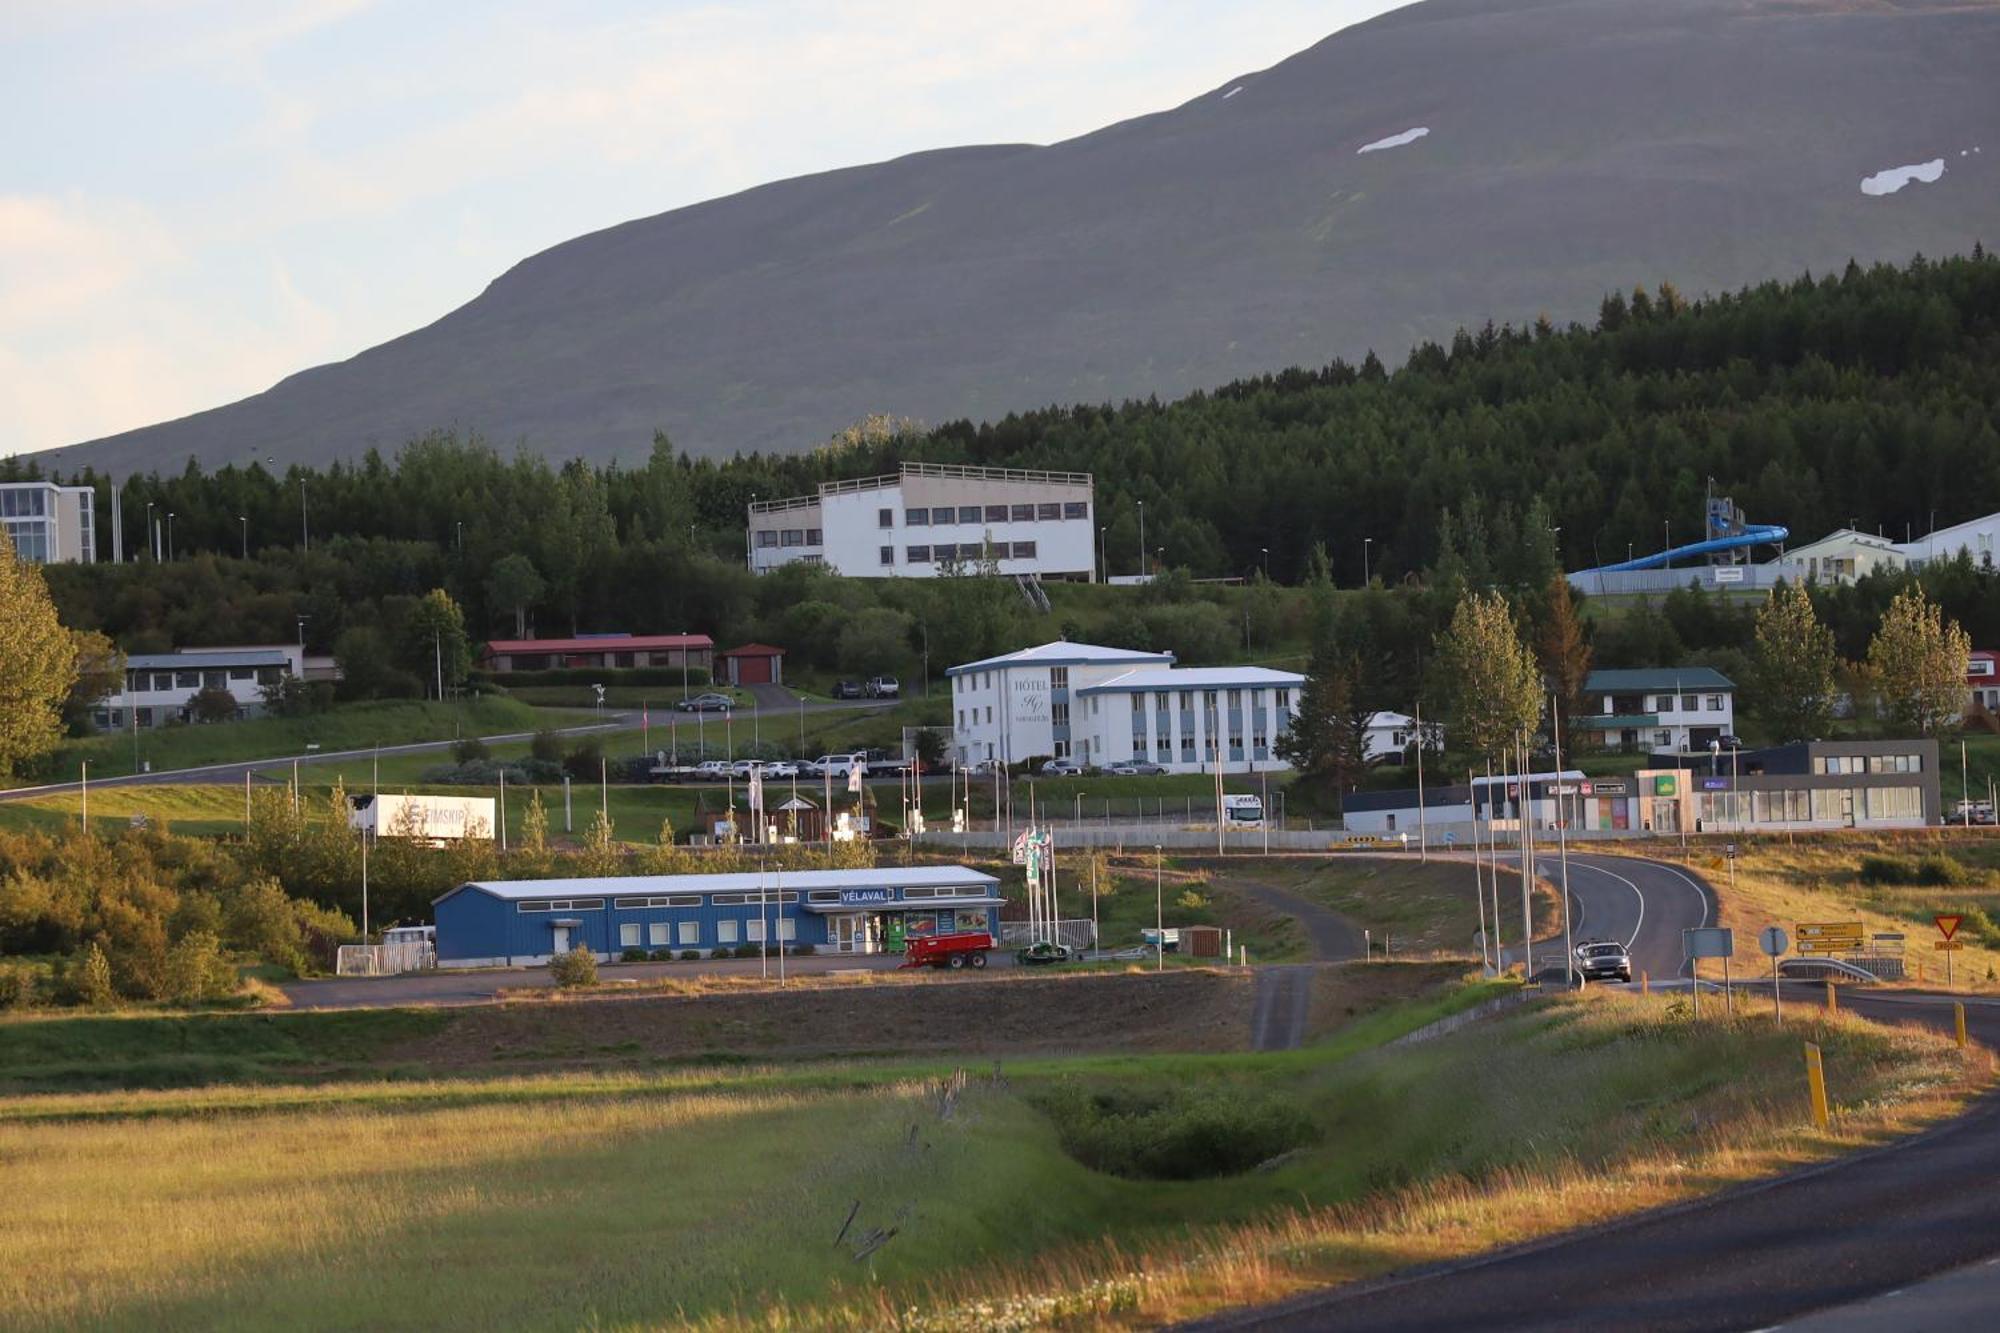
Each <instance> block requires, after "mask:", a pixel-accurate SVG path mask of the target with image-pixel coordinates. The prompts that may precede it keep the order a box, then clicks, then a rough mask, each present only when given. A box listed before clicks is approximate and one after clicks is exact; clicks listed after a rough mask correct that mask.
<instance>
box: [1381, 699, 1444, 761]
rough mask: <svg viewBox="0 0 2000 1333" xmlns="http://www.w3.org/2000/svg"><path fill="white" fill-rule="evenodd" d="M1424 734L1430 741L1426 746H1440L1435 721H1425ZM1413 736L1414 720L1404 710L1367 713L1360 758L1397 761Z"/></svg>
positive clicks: (1440, 735)
mask: <svg viewBox="0 0 2000 1333" xmlns="http://www.w3.org/2000/svg"><path fill="white" fill-rule="evenodd" d="M1424 734H1425V736H1427V737H1428V738H1429V741H1430V743H1429V745H1428V747H1427V748H1429V749H1431V750H1442V749H1443V748H1444V728H1443V727H1441V726H1439V725H1438V724H1437V723H1435V722H1426V723H1425V724H1424ZM1416 739H1417V720H1416V719H1415V718H1413V717H1411V716H1410V715H1409V714H1408V713H1392V712H1387V711H1384V712H1380V713H1370V714H1369V715H1368V725H1367V726H1366V727H1364V728H1363V729H1362V742H1363V749H1362V753H1361V757H1362V759H1363V760H1364V761H1365V762H1367V763H1370V764H1393V763H1401V762H1402V760H1403V759H1404V757H1405V756H1406V755H1408V754H1409V752H1410V746H1411V745H1413V744H1414V743H1415V742H1416Z"/></svg>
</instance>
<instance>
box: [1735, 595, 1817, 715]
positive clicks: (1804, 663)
mask: <svg viewBox="0 0 2000 1333" xmlns="http://www.w3.org/2000/svg"><path fill="white" fill-rule="evenodd" d="M1754 642H1755V647H1754V649H1753V650H1752V653H1751V658H1750V680H1749V681H1748V684H1749V685H1750V694H1751V699H1750V702H1751V704H1752V705H1753V707H1752V711H1753V712H1754V713H1755V715H1756V716H1757V717H1758V718H1759V719H1760V720H1762V722H1763V723H1764V725H1765V727H1767V728H1768V729H1769V730H1770V732H1771V734H1772V736H1773V737H1774V738H1776V739H1778V740H1781V741H1801V740H1812V739H1815V738H1817V737H1820V736H1823V735H1825V734H1826V729H1827V724H1828V723H1829V722H1830V721H1832V719H1833V697H1834V675H1835V672H1836V671H1837V670H1838V669H1839V666H1840V656H1839V654H1838V653H1836V652H1835V651H1834V647H1833V632H1832V631H1831V630H1829V629H1827V627H1826V626H1825V625H1823V624H1821V623H1820V619H1819V616H1818V614H1817V613H1816V612H1815V611H1814V610H1813V604H1812V597H1811V595H1810V594H1808V593H1807V592H1806V589H1805V585H1804V584H1802V583H1781V584H1779V585H1778V586H1777V587H1775V588H1773V589H1771V594H1770V596H1768V597H1766V598H1765V599H1764V607H1763V609H1762V610H1761V611H1759V612H1758V613H1757V631H1756V636H1755V641H1754Z"/></svg>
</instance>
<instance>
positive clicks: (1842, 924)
mask: <svg viewBox="0 0 2000 1333" xmlns="http://www.w3.org/2000/svg"><path fill="white" fill-rule="evenodd" d="M1861 934H1862V931H1861V923H1860V922H1859V921H1801V922H1799V925H1798V941H1799V942H1798V951H1799V952H1800V953H1802V954H1815V953H1817V954H1826V953H1858V952H1860V950H1861Z"/></svg>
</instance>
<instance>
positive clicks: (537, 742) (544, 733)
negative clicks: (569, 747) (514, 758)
mask: <svg viewBox="0 0 2000 1333" xmlns="http://www.w3.org/2000/svg"><path fill="white" fill-rule="evenodd" d="M528 754H529V755H530V756H531V757H533V758H536V759H539V760H541V761H542V762H543V763H545V764H560V763H561V762H562V757H563V743H562V737H561V736H558V735H557V734H556V733H555V730H554V728H551V727H543V728H542V729H541V730H540V731H538V732H536V733H535V738H534V739H533V740H531V741H529V742H528Z"/></svg>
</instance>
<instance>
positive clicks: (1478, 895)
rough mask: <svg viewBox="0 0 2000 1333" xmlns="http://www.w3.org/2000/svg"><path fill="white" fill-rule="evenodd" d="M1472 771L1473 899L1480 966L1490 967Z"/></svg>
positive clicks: (1476, 795)
mask: <svg viewBox="0 0 2000 1333" xmlns="http://www.w3.org/2000/svg"><path fill="white" fill-rule="evenodd" d="M1472 779H1473V774H1472V770H1471V769H1467V770H1466V772H1465V790H1466V794H1467V797H1468V805H1469V806H1470V808H1471V810H1472V899H1473V902H1474V903H1475V904H1476V905H1477V906H1478V909H1479V965H1480V966H1481V967H1482V968H1483V967H1489V966H1491V964H1492V960H1491V958H1490V956H1489V946H1490V945H1491V944H1492V942H1493V936H1492V932H1491V931H1489V930H1487V929H1486V874H1485V872H1484V871H1483V870H1481V869H1480V867H1479V787H1478V784H1476V783H1475V782H1474V781H1473V780H1472Z"/></svg>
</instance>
